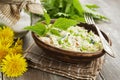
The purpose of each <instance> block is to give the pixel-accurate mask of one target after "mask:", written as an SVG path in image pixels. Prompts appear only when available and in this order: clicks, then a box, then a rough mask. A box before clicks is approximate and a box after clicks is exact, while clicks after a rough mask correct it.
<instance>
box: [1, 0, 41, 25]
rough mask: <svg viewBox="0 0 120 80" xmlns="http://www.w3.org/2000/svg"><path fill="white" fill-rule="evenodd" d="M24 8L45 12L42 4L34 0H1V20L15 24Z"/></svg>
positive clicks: (38, 12) (39, 12)
mask: <svg viewBox="0 0 120 80" xmlns="http://www.w3.org/2000/svg"><path fill="white" fill-rule="evenodd" d="M22 9H25V10H26V11H28V12H31V13H35V14H43V12H42V11H43V10H42V6H41V5H40V4H38V3H35V2H34V0H0V20H1V21H3V22H6V23H7V24H9V26H13V25H14V24H16V22H17V21H18V20H19V19H20V12H21V10H22Z"/></svg>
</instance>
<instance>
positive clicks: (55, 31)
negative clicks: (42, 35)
mask: <svg viewBox="0 0 120 80" xmlns="http://www.w3.org/2000/svg"><path fill="white" fill-rule="evenodd" d="M50 32H51V33H52V34H54V35H56V36H60V32H59V31H58V30H56V29H51V30H50Z"/></svg>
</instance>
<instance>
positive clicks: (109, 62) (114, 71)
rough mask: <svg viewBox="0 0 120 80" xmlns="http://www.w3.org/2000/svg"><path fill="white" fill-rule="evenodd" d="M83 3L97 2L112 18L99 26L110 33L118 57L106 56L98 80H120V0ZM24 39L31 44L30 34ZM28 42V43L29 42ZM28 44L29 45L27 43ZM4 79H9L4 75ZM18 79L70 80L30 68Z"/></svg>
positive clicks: (98, 0)
mask: <svg viewBox="0 0 120 80" xmlns="http://www.w3.org/2000/svg"><path fill="white" fill-rule="evenodd" d="M81 2H83V3H95V4H97V5H99V6H100V10H99V11H100V12H101V13H103V14H104V15H105V16H107V17H108V18H110V22H108V23H100V24H98V26H99V27H100V28H101V29H102V30H103V31H105V32H106V33H109V36H110V38H111V40H112V43H113V45H112V46H113V49H114V51H115V52H116V58H114V59H113V58H111V57H109V56H107V57H106V60H105V64H104V65H103V69H102V71H101V74H100V75H98V77H97V80H120V76H119V74H120V54H119V51H120V41H119V40H120V36H119V35H120V32H119V31H120V6H119V4H120V0H81ZM24 40H25V41H26V40H27V42H28V41H29V42H28V43H29V44H30V42H31V41H32V39H31V38H30V34H28V35H27V36H26V37H25V38H24ZM28 43H27V44H28ZM26 46H28V45H26ZM3 80H8V79H6V78H4V77H3ZM17 80H69V79H67V78H65V77H61V76H58V75H53V74H50V73H46V72H42V71H40V70H37V69H33V68H29V70H28V71H27V72H26V73H25V74H24V75H23V76H21V77H20V78H18V79H17Z"/></svg>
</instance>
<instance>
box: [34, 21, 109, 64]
mask: <svg viewBox="0 0 120 80" xmlns="http://www.w3.org/2000/svg"><path fill="white" fill-rule="evenodd" d="M51 23H54V20H51ZM78 26H82V27H84V28H85V29H87V30H88V31H90V30H92V31H93V32H94V33H95V34H97V35H98V33H97V30H96V28H95V26H94V25H92V24H87V23H80V24H78ZM101 32H102V34H103V36H104V37H105V39H106V40H107V41H108V42H109V44H110V45H111V41H110V39H109V38H108V36H107V35H106V34H105V33H104V32H103V31H101ZM32 37H33V39H34V41H35V43H36V44H37V45H38V46H39V47H40V48H42V49H43V51H44V52H45V53H46V54H47V55H48V56H50V57H52V58H55V59H57V60H61V61H65V62H70V63H79V62H83V61H87V62H88V61H91V60H94V59H96V58H99V57H101V56H103V55H104V54H105V51H104V50H99V51H97V52H93V53H87V52H75V51H69V50H64V49H60V48H57V47H54V46H51V45H49V44H46V43H44V42H43V41H41V40H40V39H39V38H38V35H36V34H35V33H34V32H32Z"/></svg>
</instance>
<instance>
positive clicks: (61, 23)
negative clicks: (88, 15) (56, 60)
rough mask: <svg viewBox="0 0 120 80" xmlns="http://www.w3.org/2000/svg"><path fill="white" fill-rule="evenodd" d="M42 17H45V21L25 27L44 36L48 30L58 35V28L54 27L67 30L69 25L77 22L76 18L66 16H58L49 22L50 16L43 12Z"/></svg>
mask: <svg viewBox="0 0 120 80" xmlns="http://www.w3.org/2000/svg"><path fill="white" fill-rule="evenodd" d="M44 18H45V23H42V22H37V23H36V24H35V25H33V26H28V27H26V28H25V29H26V30H30V31H33V32H35V33H36V34H38V35H39V36H46V34H47V33H48V32H51V33H52V34H54V35H57V36H60V34H59V32H58V30H56V29H60V30H67V29H68V28H69V27H70V26H74V25H76V24H77V23H78V22H77V21H76V20H72V19H67V18H58V19H56V20H55V22H54V23H53V24H50V20H51V18H50V16H49V15H48V14H47V13H44ZM55 28H56V29H55Z"/></svg>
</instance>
